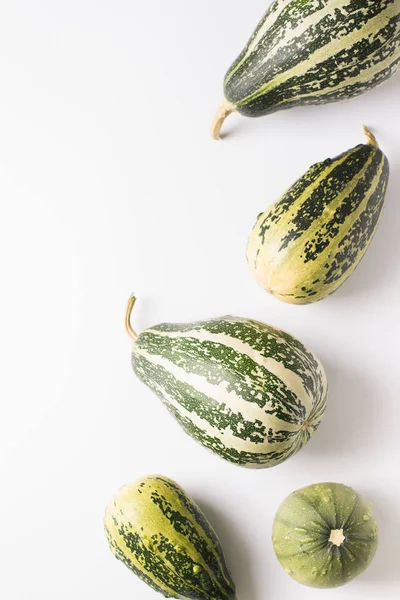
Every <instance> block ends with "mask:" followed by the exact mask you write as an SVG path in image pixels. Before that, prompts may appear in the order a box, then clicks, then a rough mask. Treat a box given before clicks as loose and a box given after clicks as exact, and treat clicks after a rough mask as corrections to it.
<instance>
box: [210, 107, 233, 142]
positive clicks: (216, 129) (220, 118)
mask: <svg viewBox="0 0 400 600" xmlns="http://www.w3.org/2000/svg"><path fill="white" fill-rule="evenodd" d="M233 112H235V107H234V105H233V104H231V103H230V102H228V100H224V101H223V102H222V104H221V105H220V106H219V107H218V110H217V112H216V113H215V117H214V120H213V122H212V126H211V135H212V136H213V138H214V140H219V139H221V127H222V125H223V123H224V121H225V119H226V118H227V117H229V115H230V114H232V113H233Z"/></svg>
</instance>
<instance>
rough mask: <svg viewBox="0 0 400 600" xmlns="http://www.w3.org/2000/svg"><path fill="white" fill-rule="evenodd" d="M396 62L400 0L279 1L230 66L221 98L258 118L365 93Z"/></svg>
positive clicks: (399, 57)
mask: <svg viewBox="0 0 400 600" xmlns="http://www.w3.org/2000/svg"><path fill="white" fill-rule="evenodd" d="M399 63H400V0H379V1H378V0H276V1H275V2H273V3H272V4H271V6H270V8H269V9H268V10H267V12H266V14H265V15H264V17H263V19H262V20H261V22H260V23H259V25H258V27H257V29H256V30H255V32H254V34H253V36H252V37H251V39H250V40H249V42H248V44H247V46H246V48H245V49H244V50H243V52H242V53H241V54H240V56H239V57H238V58H237V60H236V61H235V62H234V63H233V65H232V66H231V67H230V69H229V71H228V72H227V74H226V77H225V82H224V91H225V98H226V100H228V101H229V103H230V104H231V105H232V108H233V109H234V110H236V111H237V112H239V113H241V114H243V115H245V116H248V117H259V116H262V115H267V114H269V113H272V112H276V111H278V110H282V109H287V108H291V107H293V106H299V105H307V104H325V103H328V102H335V101H340V100H345V99H348V98H352V97H353V96H357V95H359V94H362V93H363V92H366V91H368V90H369V89H372V88H373V87H375V86H376V85H378V84H380V83H382V82H383V81H385V80H386V79H388V78H389V77H390V76H391V75H392V74H393V73H394V72H395V71H396V69H397V68H398V66H399Z"/></svg>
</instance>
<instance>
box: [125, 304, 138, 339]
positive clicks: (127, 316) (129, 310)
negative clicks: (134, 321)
mask: <svg viewBox="0 0 400 600" xmlns="http://www.w3.org/2000/svg"><path fill="white" fill-rule="evenodd" d="M135 302H136V296H135V295H134V294H132V296H131V297H130V298H129V300H128V304H127V305H126V313H125V329H126V331H127V333H128V335H129V337H130V338H132V339H133V341H134V342H136V340H137V339H138V337H139V336H138V334H137V333H136V331H135V330H134V329H133V328H132V325H131V314H132V309H133V307H134V306H135Z"/></svg>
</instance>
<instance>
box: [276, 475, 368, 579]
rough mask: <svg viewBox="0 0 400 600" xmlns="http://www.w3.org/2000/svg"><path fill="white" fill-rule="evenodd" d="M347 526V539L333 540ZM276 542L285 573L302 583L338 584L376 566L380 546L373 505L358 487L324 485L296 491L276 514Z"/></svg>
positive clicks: (336, 484) (344, 532)
mask: <svg viewBox="0 0 400 600" xmlns="http://www.w3.org/2000/svg"><path fill="white" fill-rule="evenodd" d="M333 530H343V536H344V537H345V540H344V542H343V543H342V544H341V545H340V546H337V545H335V544H333V543H332V542H330V541H329V539H330V537H331V532H332V531H333ZM272 541H273V544H274V548H275V553H276V556H277V558H278V560H279V562H280V563H281V565H282V567H283V568H284V569H285V571H286V572H287V573H288V574H289V575H290V576H291V577H293V579H295V580H296V581H298V582H299V583H302V584H303V585H307V586H310V587H315V588H333V587H338V586H341V585H344V584H345V583H348V582H349V581H351V580H352V579H354V578H355V577H357V576H358V575H360V574H361V573H362V572H363V571H365V569H366V568H367V567H368V566H369V565H370V563H371V561H372V559H373V558H374V555H375V552H376V549H377V547H378V526H377V524H376V521H375V518H374V515H373V514H372V510H371V504H370V503H369V502H366V501H365V500H364V499H363V498H362V497H361V496H360V495H359V494H358V493H357V492H356V491H354V490H353V489H352V488H350V487H347V486H345V485H342V484H339V483H320V484H315V485H310V486H308V487H305V488H302V489H300V490H297V491H296V492H293V494H291V495H290V496H288V497H287V498H286V500H284V502H283V503H282V504H281V506H280V507H279V509H278V512H277V514H276V516H275V520H274V525H273V533H272Z"/></svg>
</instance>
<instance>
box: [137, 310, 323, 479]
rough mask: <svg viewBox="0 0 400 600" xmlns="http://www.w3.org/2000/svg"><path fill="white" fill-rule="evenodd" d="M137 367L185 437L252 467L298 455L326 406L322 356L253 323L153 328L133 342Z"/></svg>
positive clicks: (236, 320)
mask: <svg viewBox="0 0 400 600" xmlns="http://www.w3.org/2000/svg"><path fill="white" fill-rule="evenodd" d="M132 367H133V370H134V371H135V373H136V375H137V376H138V377H139V379H141V381H143V383H145V384H146V385H147V386H148V387H149V388H150V389H151V390H153V391H154V392H155V393H156V394H157V396H158V397H159V398H160V399H161V400H162V402H163V403H164V404H165V406H166V407H167V408H168V410H169V411H170V412H171V414H172V415H173V416H174V417H175V418H176V419H177V421H178V422H179V423H180V425H181V426H182V427H183V429H184V430H185V431H186V433H188V434H189V435H190V436H191V437H193V438H194V439H196V440H197V441H199V442H200V443H201V444H202V445H203V446H205V447H206V448H209V449H210V450H212V451H213V452H215V453H216V454H217V455H219V456H220V457H222V458H224V459H225V460H228V461H229V462H232V463H234V464H237V465H240V466H244V467H247V468H257V469H259V468H267V467H273V466H275V465H278V464H280V463H281V462H283V461H284V460H287V459H288V458H289V457H291V456H293V455H294V454H296V452H298V451H299V450H300V449H301V448H302V447H303V446H304V445H305V444H306V443H307V442H308V440H309V439H310V437H311V436H312V435H313V433H314V432H315V430H316V429H317V428H318V426H319V423H320V421H321V419H322V417H323V414H324V411H325V408H326V403H327V381H326V375H325V372H324V369H323V366H322V365H321V363H320V361H319V360H318V358H317V357H316V356H315V355H314V354H313V353H312V352H310V351H309V350H308V349H307V348H306V347H305V346H304V345H303V344H302V343H301V342H300V341H299V340H296V339H295V338H294V337H293V336H291V335H289V334H288V333H285V332H283V331H281V330H279V329H276V328H274V327H271V326H270V325H266V324H265V323H260V322H258V321H253V320H251V319H243V318H240V317H234V316H225V317H220V318H219V319H210V320H208V321H199V322H196V323H186V324H178V323H162V324H161V325H156V326H155V327H152V328H151V329H147V330H146V331H143V332H142V333H141V334H140V335H139V337H138V339H137V340H136V341H135V343H134V344H133V347H132Z"/></svg>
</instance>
